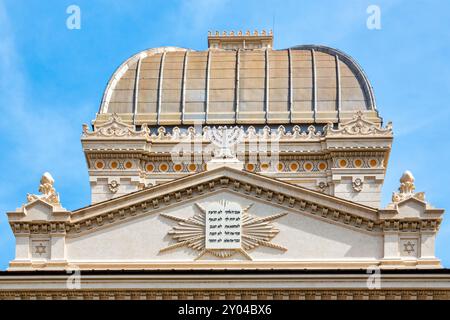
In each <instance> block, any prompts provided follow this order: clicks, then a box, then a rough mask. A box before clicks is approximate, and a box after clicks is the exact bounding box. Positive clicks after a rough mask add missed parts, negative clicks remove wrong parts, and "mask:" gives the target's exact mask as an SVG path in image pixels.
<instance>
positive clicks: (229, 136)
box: [207, 126, 244, 159]
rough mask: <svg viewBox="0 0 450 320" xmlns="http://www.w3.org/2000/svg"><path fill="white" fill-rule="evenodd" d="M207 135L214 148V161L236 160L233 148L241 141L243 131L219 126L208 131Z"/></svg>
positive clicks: (237, 128)
mask: <svg viewBox="0 0 450 320" xmlns="http://www.w3.org/2000/svg"><path fill="white" fill-rule="evenodd" d="M207 135H208V139H209V140H210V141H211V143H212V144H213V145H214V146H215V148H214V150H213V158H214V159H234V158H236V152H234V150H233V149H234V146H235V145H237V144H238V143H239V142H241V141H242V140H243V137H244V131H243V130H242V128H239V127H233V128H231V127H230V128H227V127H226V126H220V127H218V128H216V127H213V128H212V129H210V130H208V132H207Z"/></svg>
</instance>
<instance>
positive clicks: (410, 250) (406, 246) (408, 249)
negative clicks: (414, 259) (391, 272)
mask: <svg viewBox="0 0 450 320" xmlns="http://www.w3.org/2000/svg"><path fill="white" fill-rule="evenodd" d="M415 245H416V244H415V243H412V242H411V241H408V242H406V243H404V244H403V251H405V252H406V253H408V254H411V253H414V252H415V251H416V250H415V248H414V246H415Z"/></svg>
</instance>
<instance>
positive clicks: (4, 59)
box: [0, 0, 450, 269]
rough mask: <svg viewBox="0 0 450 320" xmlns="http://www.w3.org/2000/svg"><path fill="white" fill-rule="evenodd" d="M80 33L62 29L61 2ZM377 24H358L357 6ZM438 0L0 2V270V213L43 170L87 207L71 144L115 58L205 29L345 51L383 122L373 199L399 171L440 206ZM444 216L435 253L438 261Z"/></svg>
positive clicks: (191, 38) (2, 225)
mask: <svg viewBox="0 0 450 320" xmlns="http://www.w3.org/2000/svg"><path fill="white" fill-rule="evenodd" d="M72 4H75V5H78V6H79V7H80V9H81V29H80V30H69V29H67V28H66V19H67V17H68V14H67V13H66V8H67V7H68V6H69V5H72ZM371 4H375V5H378V6H379V7H380V9H381V29H380V30H369V29H368V28H367V27H366V20H367V17H368V14H367V13H366V9H367V7H368V6H369V5H371ZM449 11H450V2H449V1H442V0H441V1H413V0H408V1H395V0H389V1H375V0H372V1H356V0H355V1H348V0H347V1H344V0H342V1H281V0H278V1H262V0H259V1H245V2H244V1H242V0H240V1H239V0H228V1H227V0H217V1H214V0H192V1H170V0H161V1H153V0H147V1H143V0H133V1H129V0H122V1H119V0H117V1H113V0H110V1H106V0H96V1H94V0H70V1H64V0H53V1H51V0H48V1H41V0H22V1H20V0H3V1H2V0H0V111H1V117H0V148H1V150H2V154H1V156H0V166H1V168H2V170H1V171H2V173H1V175H0V176H1V179H0V269H5V268H6V267H7V265H8V262H9V261H10V260H12V259H13V258H14V237H13V235H12V232H11V231H10V228H9V225H8V224H7V219H6V215H5V214H4V212H6V211H11V210H14V209H15V208H16V207H18V206H20V205H21V204H22V203H23V202H24V201H25V196H26V193H27V192H37V187H38V183H39V179H40V176H41V175H42V173H43V172H45V171H50V172H51V173H52V175H53V177H54V178H55V180H56V188H57V191H58V192H59V193H60V197H61V201H62V203H63V205H64V206H65V207H66V208H68V209H76V208H78V207H82V206H85V205H87V204H89V201H90V195H89V184H88V175H87V168H86V164H85V159H84V155H83V153H82V150H81V144H80V141H79V138H80V133H81V124H82V123H88V122H89V121H90V120H92V119H93V118H94V117H95V113H96V112H97V110H98V106H99V103H100V100H101V96H102V93H103V90H104V88H105V86H106V83H107V81H108V79H109V77H110V76H111V74H112V73H113V72H114V70H115V68H116V67H118V66H119V65H120V64H121V63H122V62H123V61H124V60H125V59H127V58H128V57H130V56H131V55H133V54H134V53H136V52H139V51H141V50H143V49H146V48H152V47H160V46H180V47H187V48H193V49H205V48H206V45H207V43H206V37H207V31H208V30H239V29H243V30H246V29H251V30H254V29H272V28H273V29H274V34H275V39H274V46H275V48H286V47H290V46H294V45H298V44H323V45H328V46H331V47H335V48H338V49H340V50H342V51H344V52H346V53H348V54H349V55H351V56H352V57H354V58H355V59H356V60H357V61H358V62H359V63H360V65H361V66H362V67H363V68H364V70H365V71H366V73H367V75H368V77H369V79H370V81H371V83H372V85H373V87H374V90H375V96H376V100H377V105H378V109H379V111H380V114H381V116H382V117H383V118H384V119H385V120H386V121H392V122H393V124H394V133H395V139H394V145H393V149H392V152H391V157H390V161H389V167H388V170H387V176H386V182H385V184H384V188H383V204H386V203H388V201H389V199H390V196H391V193H392V191H394V190H396V189H397V188H398V179H399V177H400V176H401V174H402V172H403V171H404V170H406V169H409V170H411V171H412V172H413V174H414V176H415V178H416V187H417V191H425V192H426V197H427V199H428V201H429V202H431V203H432V204H433V205H434V206H435V207H440V208H447V209H450V197H449V187H448V186H449V181H450V170H449V169H447V165H448V161H449V159H450V148H449V146H450V143H449V141H448V128H449V119H450V97H449V93H450V61H449V57H450V22H449V20H448V12H449ZM449 244H450V218H444V222H443V225H442V226H441V230H440V232H439V235H438V239H437V256H438V257H440V258H441V259H442V261H443V264H444V266H446V267H450V252H449V250H448V245H449Z"/></svg>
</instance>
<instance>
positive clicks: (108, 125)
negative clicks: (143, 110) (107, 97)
mask: <svg viewBox="0 0 450 320" xmlns="http://www.w3.org/2000/svg"><path fill="white" fill-rule="evenodd" d="M149 133H150V130H149V128H148V127H147V125H145V124H143V125H142V126H141V130H139V131H138V130H136V129H135V127H134V126H132V125H129V124H126V123H125V122H123V121H122V119H121V118H120V117H119V116H118V115H117V114H116V113H113V114H112V115H111V117H110V118H109V120H108V121H106V122H105V123H103V124H101V125H98V126H96V127H95V128H94V131H90V130H89V126H88V125H87V124H84V125H83V138H88V137H102V138H123V137H141V138H149V137H150V136H149Z"/></svg>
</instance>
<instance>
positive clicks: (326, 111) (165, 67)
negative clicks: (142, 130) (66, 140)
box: [96, 45, 381, 125]
mask: <svg viewBox="0 0 450 320" xmlns="http://www.w3.org/2000/svg"><path fill="white" fill-rule="evenodd" d="M356 111H363V112H364V113H365V116H366V118H367V119H368V120H371V121H373V122H376V123H379V122H381V119H380V118H379V116H378V113H377V111H376V106H375V99H374V95H373V92H372V88H371V85H370V83H369V81H368V79H367V77H366V76H365V74H364V72H363V70H362V69H361V68H360V67H359V66H358V64H357V63H356V62H355V61H354V60H353V59H352V58H351V57H349V56H347V55H346V54H344V53H342V52H340V51H338V50H336V49H332V48H329V47H324V46H315V45H302V46H295V47H292V48H289V49H284V50H273V49H271V48H270V47H268V48H256V49H228V50H225V49H222V48H210V49H208V50H206V51H194V50H189V49H182V48H174V47H163V48H156V49H149V50H145V51H142V52H140V53H138V54H136V55H134V56H133V57H131V58H130V59H128V60H127V61H125V62H124V63H123V64H122V65H121V66H120V67H119V68H118V69H117V71H116V72H115V73H114V74H113V76H112V78H111V79H110V81H109V83H108V85H107V88H106V91H105V93H104V95H103V99H102V103H101V107H100V110H99V114H98V115H97V119H96V123H99V122H103V121H104V120H105V119H107V117H108V115H109V114H111V113H117V114H119V115H120V117H121V118H122V119H123V120H125V121H126V122H128V123H133V124H143V123H146V124H149V125H183V124H186V125H188V124H193V123H195V122H196V121H201V122H202V123H206V124H290V123H297V124H301V123H305V124H307V123H327V122H334V123H336V122H340V121H347V120H349V119H351V118H352V116H353V114H354V113H355V112H356Z"/></svg>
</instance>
